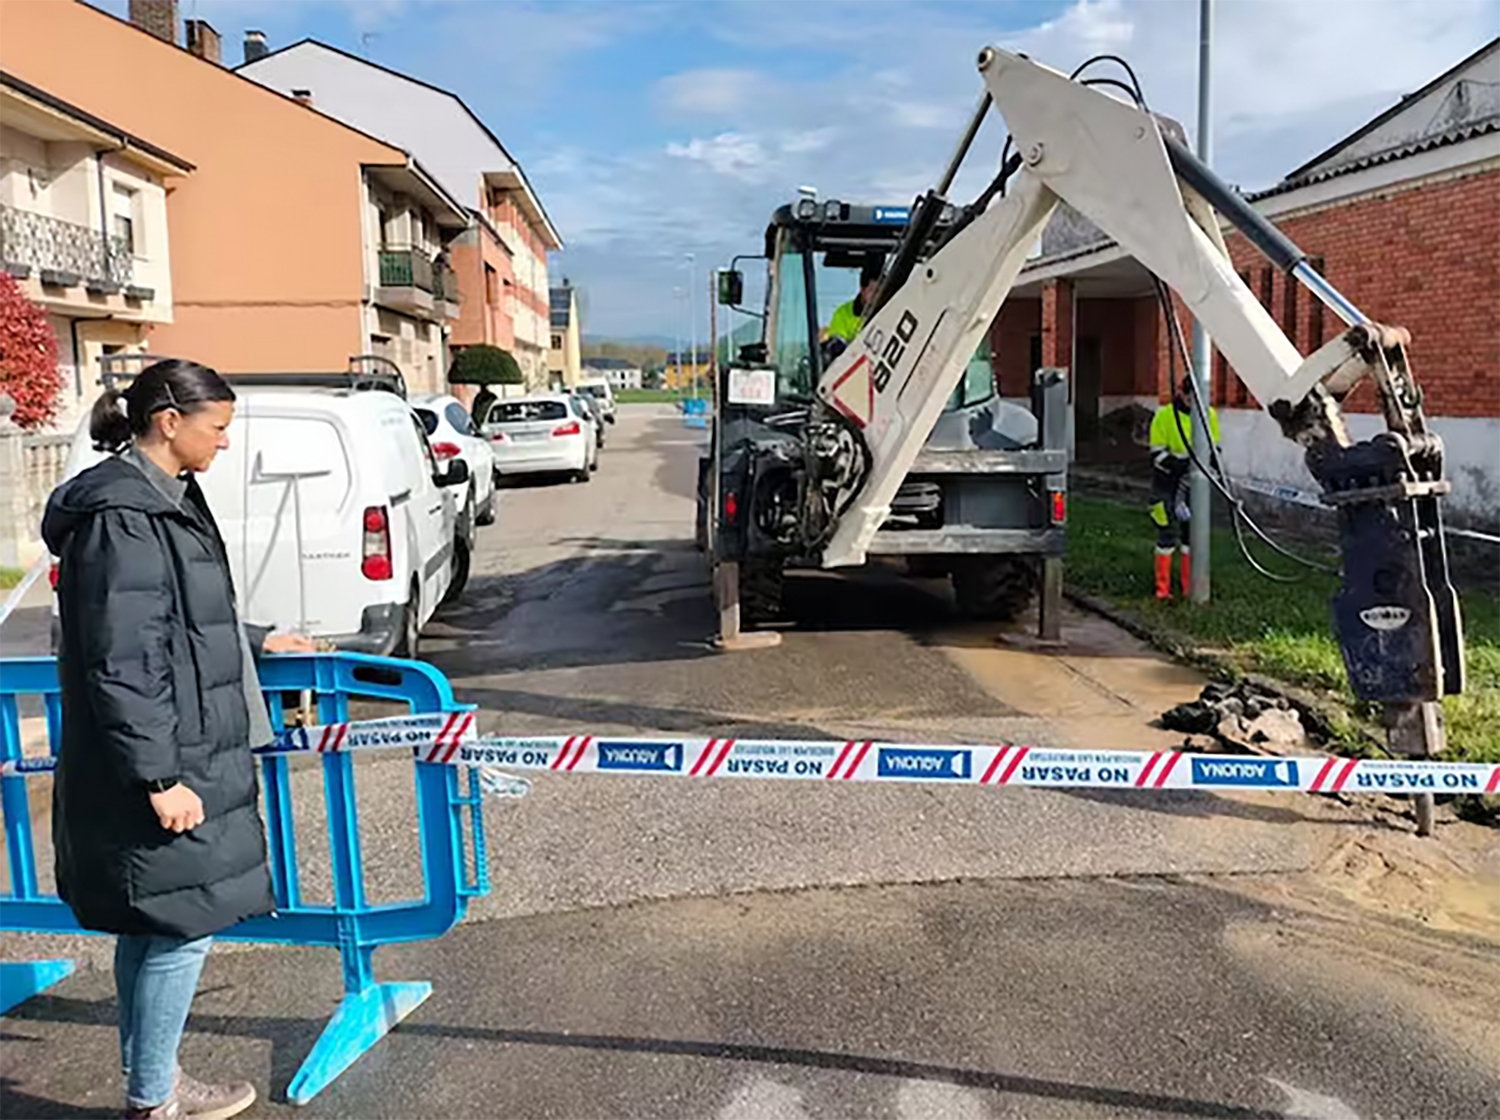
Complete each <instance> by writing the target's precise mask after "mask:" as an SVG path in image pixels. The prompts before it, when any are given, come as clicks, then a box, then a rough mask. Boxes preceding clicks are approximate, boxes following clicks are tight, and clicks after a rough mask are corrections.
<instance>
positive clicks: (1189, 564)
mask: <svg viewBox="0 0 1500 1120" xmlns="http://www.w3.org/2000/svg"><path fill="white" fill-rule="evenodd" d="M1192 392H1193V387H1192V386H1191V385H1190V384H1189V383H1188V380H1187V378H1183V379H1182V381H1181V383H1180V384H1179V385H1178V386H1177V392H1176V394H1175V395H1174V396H1173V398H1172V402H1171V403H1170V404H1164V405H1162V406H1161V407H1160V408H1158V409H1157V410H1156V415H1155V416H1153V417H1152V418H1151V498H1152V502H1151V520H1152V521H1153V522H1154V523H1155V525H1156V557H1155V560H1156V597H1157V598H1158V599H1170V598H1171V597H1172V553H1173V552H1176V551H1179V550H1180V551H1181V552H1182V593H1183V595H1187V594H1188V593H1189V591H1190V590H1191V587H1192V571H1193V556H1192V548H1191V547H1190V545H1189V543H1188V541H1189V538H1188V523H1189V522H1190V521H1191V520H1192V506H1191V505H1190V504H1189V502H1188V475H1189V473H1190V472H1189V470H1188V468H1189V467H1190V466H1191V465H1192V457H1191V456H1190V454H1189V452H1190V450H1191V448H1192V446H1193V407H1192V403H1191V402H1192V396H1191V394H1192ZM1208 434H1209V437H1210V438H1211V439H1212V440H1213V445H1214V446H1215V447H1218V446H1219V414H1218V413H1217V412H1215V411H1214V409H1213V407H1212V406H1210V407H1209V409H1208Z"/></svg>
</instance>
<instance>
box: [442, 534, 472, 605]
mask: <svg viewBox="0 0 1500 1120" xmlns="http://www.w3.org/2000/svg"><path fill="white" fill-rule="evenodd" d="M473 556H474V554H473V552H472V550H471V549H470V548H469V542H468V540H467V539H466V538H465V537H463V536H462V535H460V536H458V537H455V538H454V540H453V580H452V582H451V583H449V584H448V592H447V594H446V595H444V596H443V605H444V606H447V605H449V604H450V603H454V602H457V601H458V597H459V596H460V595H462V594H463V593H464V588H465V587H467V586H468V584H469V568H470V567H471V566H472V564H473Z"/></svg>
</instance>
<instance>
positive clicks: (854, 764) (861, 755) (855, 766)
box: [844, 739, 875, 782]
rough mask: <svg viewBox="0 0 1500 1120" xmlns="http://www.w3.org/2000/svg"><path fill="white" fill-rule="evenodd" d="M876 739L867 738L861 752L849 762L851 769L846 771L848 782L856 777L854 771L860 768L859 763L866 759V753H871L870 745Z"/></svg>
mask: <svg viewBox="0 0 1500 1120" xmlns="http://www.w3.org/2000/svg"><path fill="white" fill-rule="evenodd" d="M874 742H875V740H874V739H866V740H865V742H864V745H863V746H861V747H860V748H859V753H858V754H857V755H855V756H854V761H853V762H851V763H849V769H847V770H845V771H844V780H845V781H846V782H847V781H848V780H849V779H850V778H852V777H854V772H855V771H856V770H858V769H859V764H860V763H861V762H863V761H864V760H865V755H867V754H869V753H870V746H871V744H873V743H874Z"/></svg>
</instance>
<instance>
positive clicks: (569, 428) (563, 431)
mask: <svg viewBox="0 0 1500 1120" xmlns="http://www.w3.org/2000/svg"><path fill="white" fill-rule="evenodd" d="M582 431H583V429H582V428H580V427H579V426H578V421H577V420H574V421H573V422H572V423H571V424H564V425H563V426H562V427H561V428H553V429H552V434H553V435H555V436H576V435H578V434H579V433H580V432H582Z"/></svg>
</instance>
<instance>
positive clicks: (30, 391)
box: [0, 272, 63, 429]
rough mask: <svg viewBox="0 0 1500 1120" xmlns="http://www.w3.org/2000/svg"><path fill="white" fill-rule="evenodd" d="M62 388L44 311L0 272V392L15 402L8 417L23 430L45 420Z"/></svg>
mask: <svg viewBox="0 0 1500 1120" xmlns="http://www.w3.org/2000/svg"><path fill="white" fill-rule="evenodd" d="M62 387H63V377H62V371H61V370H59V369H58V368H57V340H56V339H54V338H53V337H52V327H51V326H50V325H49V324H48V322H47V313H46V312H45V311H43V310H42V309H41V308H40V307H38V306H37V305H36V304H34V303H32V302H31V300H29V299H27V298H26V293H25V292H23V291H21V286H20V285H19V284H17V283H16V280H15V277H13V276H11V275H10V273H8V272H0V393H5V394H8V395H9V396H10V397H11V398H12V399H14V400H15V402H16V411H15V415H14V416H12V417H11V419H12V420H14V421H15V422H16V424H18V425H19V426H20V427H22V428H27V429H30V428H40V427H42V426H43V425H44V424H47V423H49V422H50V421H51V420H52V418H53V417H54V416H56V415H57V395H58V393H60V392H61V391H62Z"/></svg>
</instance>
